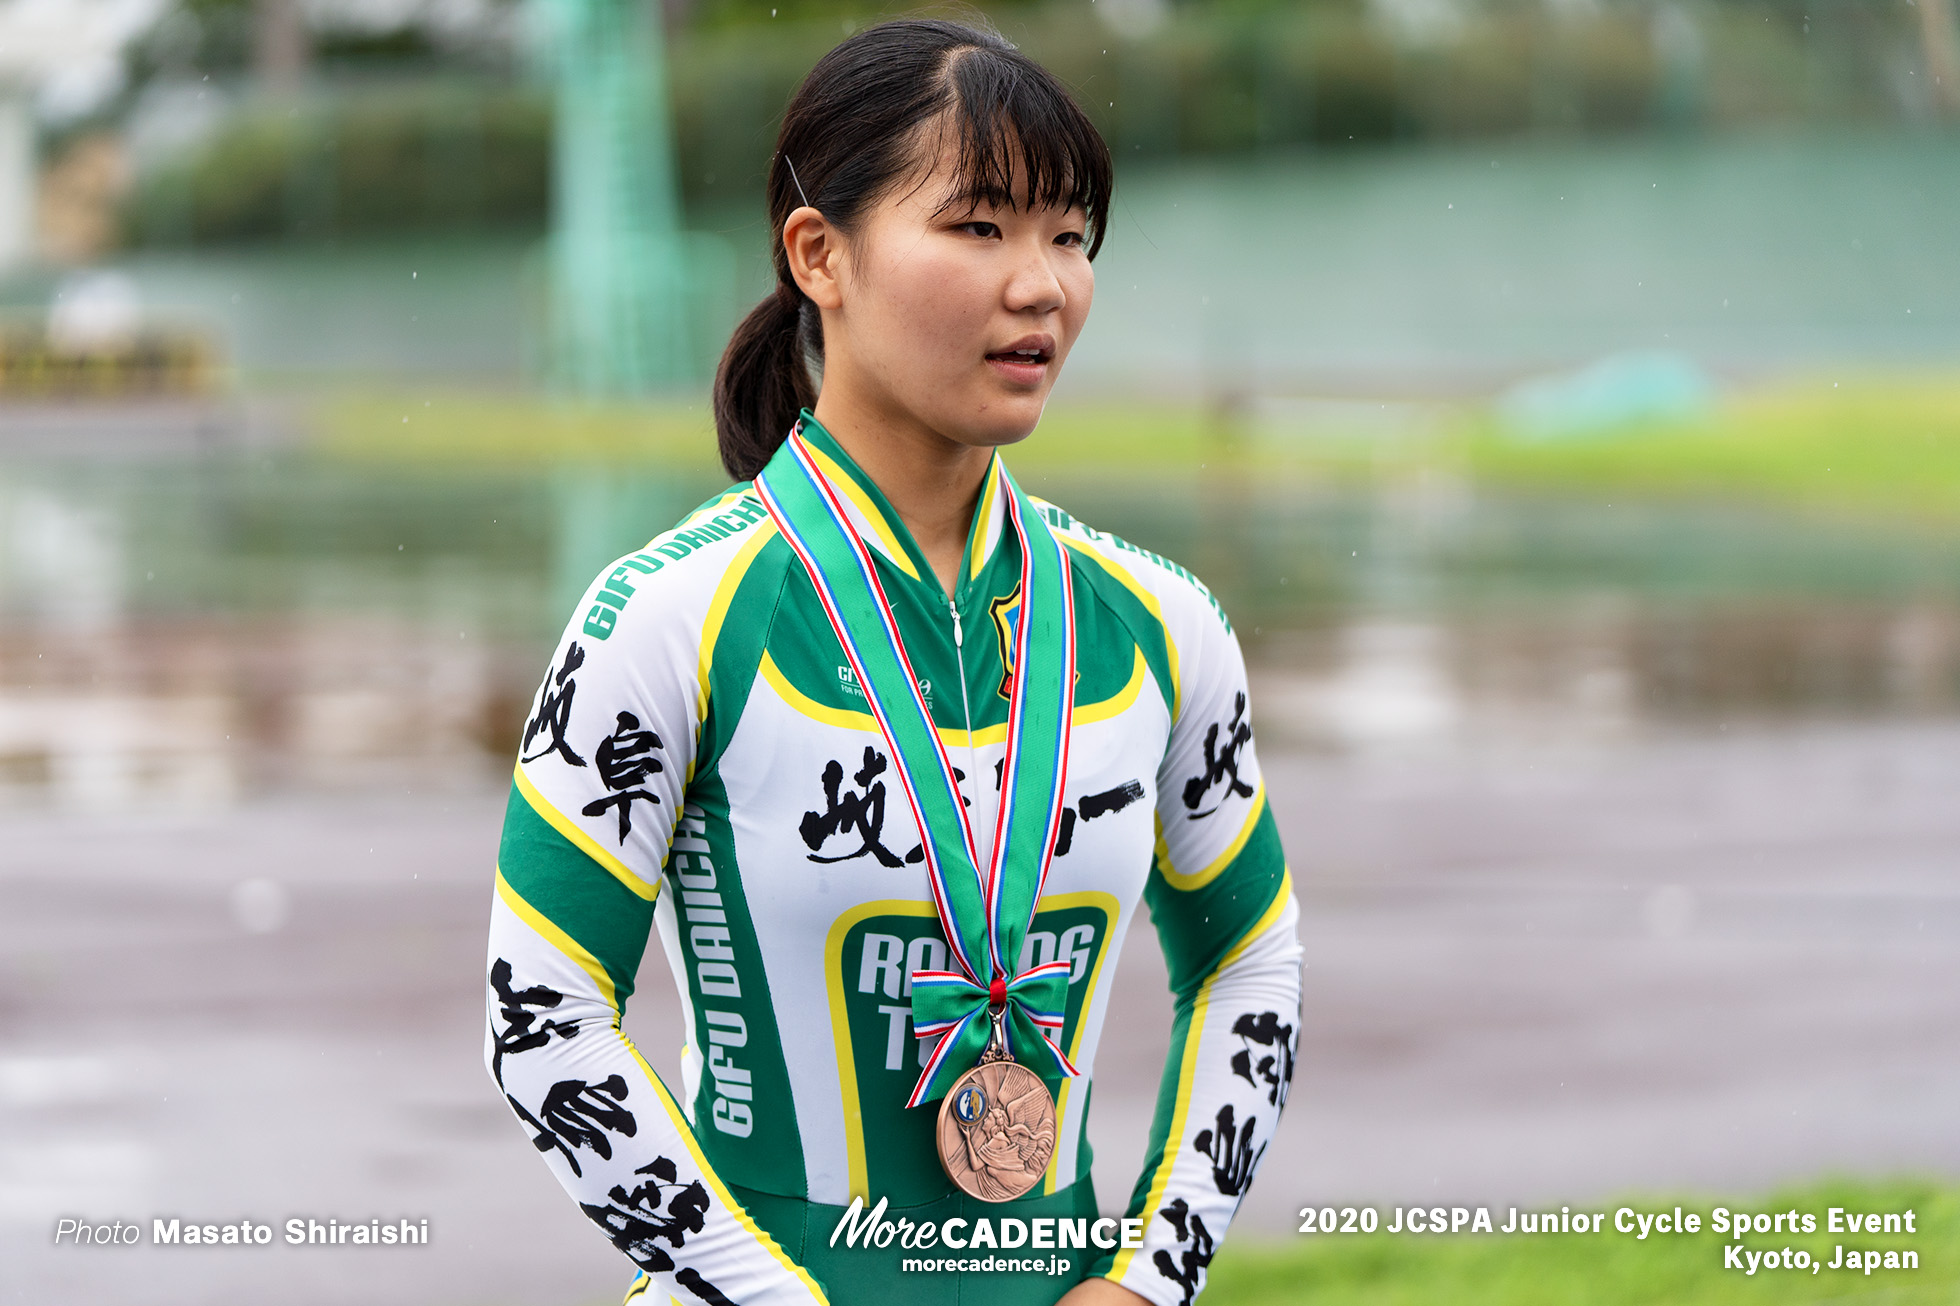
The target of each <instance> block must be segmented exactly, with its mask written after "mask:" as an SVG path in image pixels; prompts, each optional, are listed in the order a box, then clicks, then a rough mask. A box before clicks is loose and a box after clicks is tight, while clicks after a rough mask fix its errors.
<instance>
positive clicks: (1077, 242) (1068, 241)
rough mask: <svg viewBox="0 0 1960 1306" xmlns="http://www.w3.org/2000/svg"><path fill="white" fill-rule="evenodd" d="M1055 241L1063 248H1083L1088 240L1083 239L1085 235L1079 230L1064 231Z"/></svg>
mask: <svg viewBox="0 0 1960 1306" xmlns="http://www.w3.org/2000/svg"><path fill="white" fill-rule="evenodd" d="M1055 243H1056V244H1057V245H1060V246H1061V247H1062V248H1063V249H1081V248H1082V247H1083V245H1084V244H1086V243H1087V242H1086V241H1085V240H1084V239H1083V235H1082V233H1081V232H1079V231H1064V232H1063V233H1062V234H1061V235H1059V236H1057V237H1055Z"/></svg>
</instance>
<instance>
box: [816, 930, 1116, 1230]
mask: <svg viewBox="0 0 1960 1306" xmlns="http://www.w3.org/2000/svg"><path fill="white" fill-rule="evenodd" d="M1043 902H1045V903H1048V904H1050V905H1049V906H1048V907H1047V908H1046V909H1044V910H1040V911H1037V912H1036V913H1035V918H1034V924H1033V925H1032V927H1031V928H1030V929H1029V931H1028V936H1027V942H1026V944H1025V947H1024V951H1023V957H1022V965H1021V966H1020V967H1018V968H1017V969H1023V970H1024V969H1026V968H1027V966H1028V965H1036V964H1040V963H1042V962H1048V961H1068V962H1071V963H1072V966H1071V970H1070V972H1069V987H1068V1005H1067V1007H1066V1009H1065V1013H1064V1016H1063V1024H1062V1036H1061V1037H1062V1043H1061V1046H1062V1048H1063V1050H1064V1051H1067V1052H1070V1053H1074V1052H1076V1051H1078V1050H1079V1049H1080V1046H1081V1029H1082V1016H1083V1004H1084V1003H1085V1002H1086V1001H1087V1000H1088V995H1089V994H1090V992H1091V991H1092V990H1093V988H1094V986H1095V983H1096V979H1097V975H1098V970H1099V968H1100V966H1101V965H1102V960H1103V957H1104V956H1105V954H1106V951H1107V948H1108V943H1109V931H1110V927H1111V926H1112V925H1113V924H1114V918H1115V914H1116V911H1117V904H1116V900H1115V899H1114V898H1112V897H1110V896H1109V895H1107V894H1101V893H1081V894H1067V895H1062V896H1060V897H1053V898H1045V899H1043ZM946 964H947V963H946V943H945V935H944V934H943V933H941V931H940V928H939V918H938V917H937V916H935V915H934V914H933V909H932V904H930V903H926V902H898V901H888V902H872V903H866V904H864V905H863V906H862V907H859V908H856V909H854V910H852V911H850V912H847V913H845V914H844V915H843V916H841V917H839V918H838V919H837V921H836V922H835V923H834V924H833V925H832V926H831V930H830V938H829V940H828V941H827V942H826V944H825V948H824V971H825V979H826V983H827V985H828V987H829V989H830V1006H831V1020H832V1026H833V1031H834V1036H835V1039H836V1044H837V1056H838V1075H839V1078H840V1080H841V1081H842V1083H843V1087H844V1117H845V1124H844V1128H845V1133H846V1147H847V1149H848V1152H849V1165H850V1176H851V1191H852V1193H854V1194H856V1193H863V1194H864V1195H866V1196H867V1197H868V1198H870V1199H871V1200H874V1201H875V1200H876V1199H877V1198H879V1197H884V1198H888V1199H890V1200H891V1201H892V1202H893V1203H894V1204H895V1205H915V1204H917V1203H921V1202H930V1201H936V1200H938V1199H939V1198H940V1197H942V1196H944V1195H945V1194H946V1193H947V1192H948V1191H949V1189H950V1187H951V1184H950V1181H949V1180H948V1179H947V1178H946V1172H945V1170H943V1169H942V1168H941V1167H940V1164H939V1152H938V1146H937V1144H936V1143H935V1141H934V1137H933V1133H934V1130H935V1129H936V1128H937V1122H938V1119H939V1104H938V1103H937V1102H931V1103H928V1104H926V1105H925V1106H921V1107H914V1108H911V1109H909V1110H908V1109H907V1108H906V1106H905V1100H906V1097H907V1096H908V1095H909V1094H910V1093H911V1091H912V1086H913V1084H914V1083H916V1082H917V1080H918V1077H919V1067H920V1066H921V1065H922V1064H923V1063H924V1059H925V1056H926V1055H927V1054H928V1053H929V1052H930V1048H929V1047H928V1046H927V1045H925V1044H922V1043H921V1042H920V1041H919V1040H918V1039H917V1038H915V1037H913V1035H912V1023H911V1011H912V1006H911V1003H912V998H911V984H910V981H909V979H908V978H907V977H908V976H910V974H911V973H912V972H913V971H914V970H944V969H945V968H946ZM840 1016H841V1018H840ZM1022 1060H1023V1062H1024V1063H1025V1064H1028V1065H1030V1068H1036V1069H1038V1066H1037V1065H1036V1063H1033V1062H1030V1061H1028V1060H1027V1059H1026V1058H1022ZM1045 1082H1046V1083H1047V1084H1048V1089H1049V1091H1050V1092H1054V1091H1056V1089H1057V1087H1058V1085H1059V1083H1060V1080H1059V1079H1048V1080H1046V1081H1045ZM867 1140H870V1141H867ZM1078 1170H1079V1173H1082V1174H1086V1173H1087V1172H1088V1161H1087V1158H1086V1156H1084V1157H1083V1158H1081V1160H1080V1163H1079V1167H1078ZM1076 1178H1077V1175H1075V1174H1067V1175H1058V1176H1056V1177H1055V1182H1056V1186H1057V1187H1058V1188H1065V1187H1067V1186H1068V1185H1070V1184H1071V1183H1073V1182H1074V1181H1075V1180H1076Z"/></svg>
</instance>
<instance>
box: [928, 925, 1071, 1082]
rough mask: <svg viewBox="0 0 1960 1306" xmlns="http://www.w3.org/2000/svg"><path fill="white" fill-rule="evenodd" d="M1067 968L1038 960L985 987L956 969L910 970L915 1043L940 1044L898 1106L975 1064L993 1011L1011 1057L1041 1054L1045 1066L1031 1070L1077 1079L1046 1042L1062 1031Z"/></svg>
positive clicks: (1066, 1061) (1067, 965)
mask: <svg viewBox="0 0 1960 1306" xmlns="http://www.w3.org/2000/svg"><path fill="white" fill-rule="evenodd" d="M1070 965H1071V963H1069V962H1067V961H1048V962H1043V963H1042V964H1041V965H1039V966H1031V967H1029V968H1028V969H1027V970H1024V971H1022V972H1021V973H1020V974H1019V975H1016V976H1015V977H1014V978H1013V979H1007V978H1006V977H1004V976H1002V975H998V974H996V975H995V976H994V982H993V983H992V984H991V985H988V986H985V987H983V986H981V985H979V984H975V983H974V982H973V981H972V980H970V979H968V978H967V977H966V976H964V975H962V974H959V973H958V972H957V971H950V970H915V971H913V972H912V1032H913V1034H914V1035H916V1036H917V1037H919V1038H937V1039H939V1046H938V1047H936V1048H934V1049H933V1052H932V1056H931V1057H930V1058H928V1059H927V1061H926V1068H925V1071H924V1073H922V1074H921V1075H920V1076H919V1083H918V1086H917V1087H915V1088H914V1089H913V1090H912V1096H911V1099H910V1100H908V1101H907V1102H906V1104H905V1105H906V1106H908V1107H910V1106H917V1105H919V1104H920V1103H921V1102H930V1101H932V1100H933V1099H934V1098H936V1097H939V1096H942V1095H943V1094H944V1093H945V1092H946V1090H948V1089H949V1088H951V1087H952V1086H953V1081H954V1080H955V1079H957V1078H959V1076H960V1074H961V1073H962V1072H963V1071H964V1070H965V1069H966V1068H967V1067H969V1066H971V1065H973V1064H974V1063H975V1062H977V1061H978V1060H980V1054H981V1053H983V1052H985V1051H986V1050H987V1044H988V1042H989V1041H990V1040H991V1039H992V1036H993V1021H992V1020H991V1019H990V1017H991V1016H992V1014H993V1013H994V1012H997V1011H998V1012H1001V1013H1002V1020H1001V1037H1002V1038H1003V1039H1004V1040H1005V1041H1006V1050H1007V1052H1008V1053H1009V1054H1010V1055H1012V1056H1016V1057H1021V1056H1034V1055H1037V1054H1045V1057H1044V1060H1045V1061H1046V1064H1041V1063H1037V1064H1036V1065H1035V1066H1034V1067H1031V1069H1033V1070H1034V1072H1035V1073H1036V1074H1038V1075H1044V1076H1046V1075H1066V1076H1070V1077H1073V1076H1074V1075H1077V1074H1079V1073H1080V1072H1079V1071H1077V1070H1076V1068H1075V1065H1074V1063H1072V1062H1071V1061H1070V1060H1069V1059H1068V1057H1067V1056H1066V1055H1065V1054H1064V1053H1063V1052H1062V1050H1061V1049H1060V1048H1058V1047H1056V1046H1055V1044H1054V1042H1053V1041H1052V1040H1053V1038H1054V1037H1055V1036H1057V1035H1059V1034H1060V1033H1061V1030H1062V1015H1063V1012H1064V1010H1065V1009H1066V1007H1067V1005H1068V976H1069V968H1070ZM942 1036H943V1037H942Z"/></svg>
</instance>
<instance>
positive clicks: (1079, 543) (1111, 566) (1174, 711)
mask: <svg viewBox="0 0 1960 1306" xmlns="http://www.w3.org/2000/svg"><path fill="white" fill-rule="evenodd" d="M1055 538H1056V539H1058V540H1060V541H1061V542H1062V543H1063V544H1066V545H1067V546H1068V547H1069V548H1071V549H1074V550H1075V551H1076V552H1077V553H1080V554H1081V555H1082V556H1083V557H1085V558H1088V559H1089V560H1090V561H1092V562H1094V563H1095V564H1096V565H1097V566H1099V567H1101V568H1102V569H1103V570H1104V571H1106V572H1108V573H1109V574H1110V575H1111V576H1113V577H1115V578H1116V581H1117V583H1118V584H1120V585H1121V586H1123V588H1124V589H1127V590H1128V591H1130V593H1132V594H1134V595H1135V596H1136V599H1137V602H1139V603H1141V604H1143V607H1144V611H1146V612H1148V613H1149V614H1150V615H1151V616H1153V617H1155V618H1156V619H1157V627H1158V629H1159V630H1162V631H1163V632H1164V656H1165V657H1166V658H1168V659H1169V660H1170V664H1171V720H1172V721H1173V722H1175V721H1176V720H1177V718H1178V715H1179V714H1180V713H1181V712H1182V711H1183V710H1184V673H1183V672H1182V671H1180V670H1178V661H1177V641H1176V640H1175V639H1173V638H1171V628H1170V626H1169V624H1168V623H1166V622H1165V620H1164V606H1163V604H1161V603H1159V602H1157V596H1156V595H1155V594H1152V593H1151V592H1150V591H1149V590H1147V589H1145V588H1144V587H1143V586H1142V585H1139V584H1138V583H1137V579H1136V577H1134V576H1132V575H1130V573H1129V572H1128V571H1127V570H1125V569H1124V568H1123V567H1121V566H1120V565H1118V564H1117V563H1115V562H1113V561H1111V560H1110V559H1108V558H1105V557H1103V555H1102V551H1101V550H1099V549H1098V548H1096V546H1095V545H1093V544H1091V543H1089V542H1088V541H1087V540H1078V539H1076V538H1075V537H1074V536H1072V535H1070V534H1069V533H1068V532H1066V531H1060V532H1057V533H1056V536H1055Z"/></svg>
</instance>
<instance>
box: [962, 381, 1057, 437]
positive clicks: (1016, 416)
mask: <svg viewBox="0 0 1960 1306" xmlns="http://www.w3.org/2000/svg"><path fill="white" fill-rule="evenodd" d="M1047 392H1048V387H1046V386H1043V387H1042V388H1041V390H1040V391H1038V392H1032V393H1030V392H1026V391H1023V392H1019V393H1015V394H1000V393H998V392H996V393H993V394H990V395H987V396H985V397H984V398H982V399H981V400H980V401H979V402H977V403H975V404H973V405H971V406H969V407H968V408H967V411H966V413H965V414H964V415H963V420H961V421H960V423H959V426H960V435H959V437H958V438H959V440H960V443H962V444H969V445H976V446H981V447H985V448H994V447H996V446H1000V445H1009V444H1018V443H1020V442H1021V441H1022V440H1025V439H1027V438H1028V436H1029V435H1030V434H1032V433H1033V431H1034V428H1035V426H1036V424H1037V423H1039V422H1040V421H1041V410H1042V407H1043V405H1044V404H1045V402H1046V401H1047V398H1048V393H1047Z"/></svg>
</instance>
